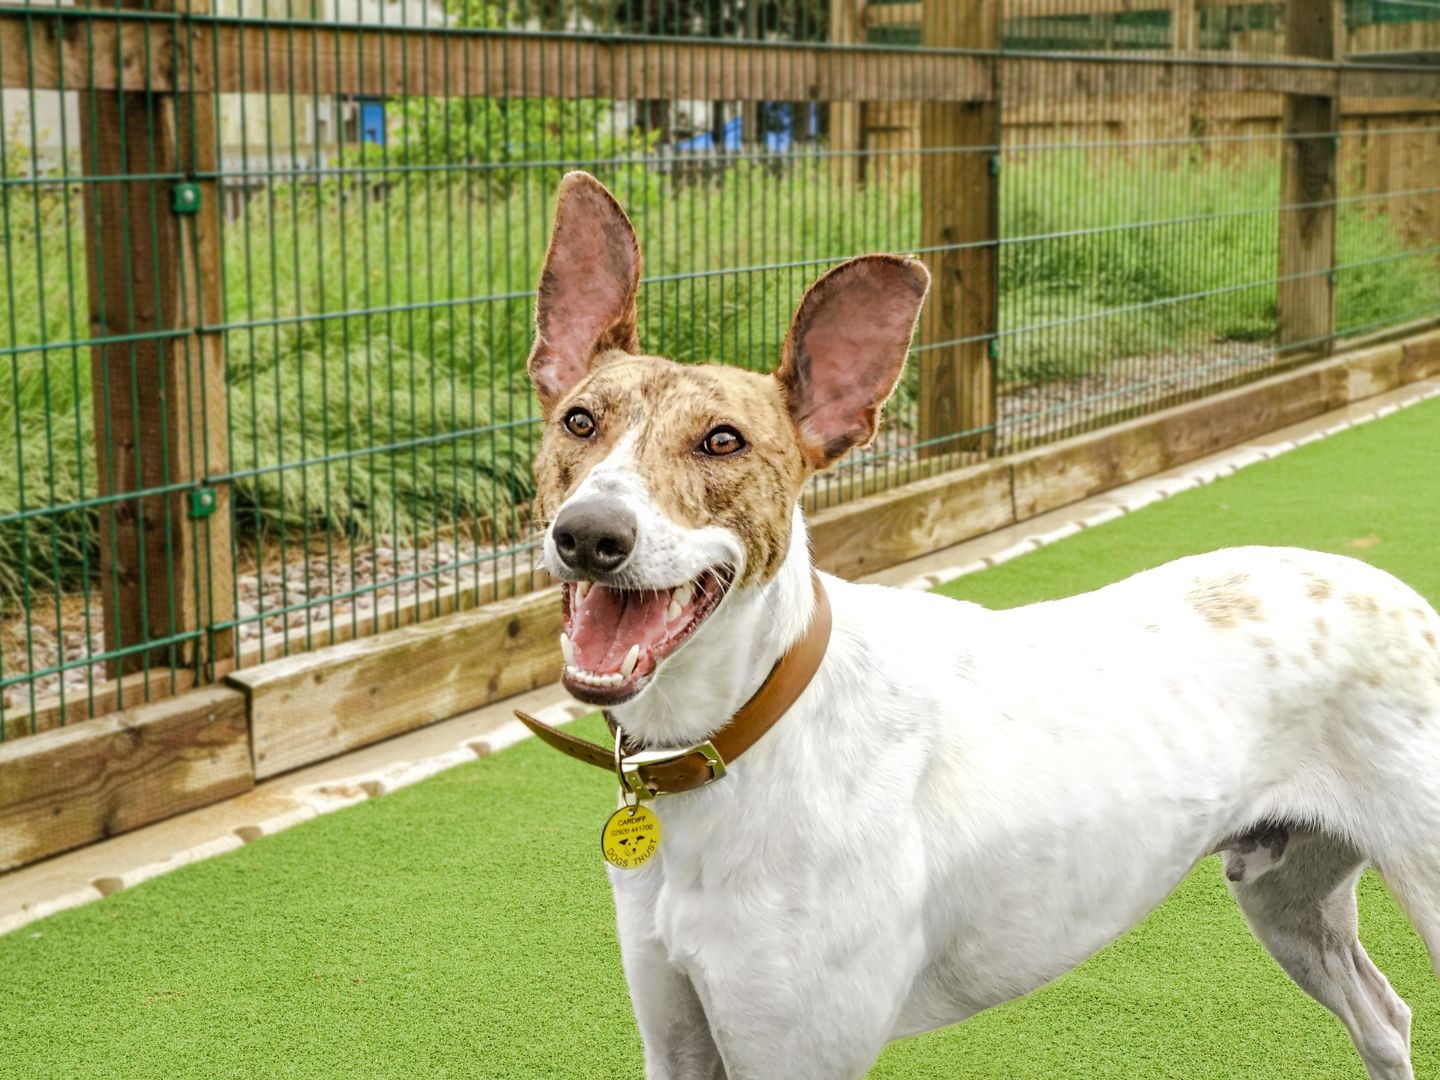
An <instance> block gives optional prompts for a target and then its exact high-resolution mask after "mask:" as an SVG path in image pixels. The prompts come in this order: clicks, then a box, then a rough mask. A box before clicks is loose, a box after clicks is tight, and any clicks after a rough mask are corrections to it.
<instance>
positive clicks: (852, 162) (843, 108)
mask: <svg viewBox="0 0 1440 1080" xmlns="http://www.w3.org/2000/svg"><path fill="white" fill-rule="evenodd" d="M860 14H861V13H860V0H830V41H831V43H832V44H835V45H854V44H857V43H859V42H861V41H863V40H864V28H863V27H862V26H861V22H860ZM848 62H849V58H848V57H847V56H846V55H845V53H844V52H843V51H837V52H835V53H834V54H832V58H831V63H832V64H846V63H848ZM861 111H862V110H861V105H860V102H859V101H832V102H830V150H831V152H832V153H834V154H835V155H836V156H835V157H833V158H831V159H830V164H831V169H832V171H833V173H834V176H835V179H836V181H837V182H839V183H840V184H842V185H851V184H856V183H859V182H860V180H861V178H862V176H863V174H864V167H863V159H862V158H861V156H860V154H859V151H860V150H861V149H862V148H863V146H862V134H861V131H860V114H861Z"/></svg>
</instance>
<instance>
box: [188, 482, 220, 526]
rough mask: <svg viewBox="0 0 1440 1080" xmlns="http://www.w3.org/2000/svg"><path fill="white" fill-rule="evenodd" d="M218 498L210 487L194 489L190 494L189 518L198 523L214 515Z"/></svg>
mask: <svg viewBox="0 0 1440 1080" xmlns="http://www.w3.org/2000/svg"><path fill="white" fill-rule="evenodd" d="M219 501H220V500H219V497H218V496H217V494H216V491H215V489H214V488H212V487H202V488H196V489H195V490H194V491H192V492H190V517H191V518H192V519H193V520H195V521H199V520H201V519H202V518H208V517H209V516H210V515H211V514H213V513H215V507H216V506H217V505H218V504H219Z"/></svg>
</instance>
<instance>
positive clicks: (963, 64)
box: [197, 23, 991, 101]
mask: <svg viewBox="0 0 1440 1080" xmlns="http://www.w3.org/2000/svg"><path fill="white" fill-rule="evenodd" d="M201 38H202V41H201V43H200V44H199V45H198V46H197V48H198V49H199V50H200V51H203V52H205V53H207V54H208V53H211V52H212V51H213V52H214V53H215V54H216V55H218V56H219V57H220V62H219V68H218V71H217V72H216V73H215V81H216V86H215V88H216V89H218V90H221V91H223V92H226V93H232V92H246V93H279V92H282V91H292V92H295V93H301V94H355V95H361V96H369V95H374V96H390V95H401V94H433V95H445V94H459V93H461V92H463V91H464V90H465V88H467V87H468V92H469V93H470V94H473V95H488V96H493V97H510V98H517V97H519V98H525V97H550V98H597V97H598V98H630V99H642V98H664V99H669V100H695V99H701V100H712V101H715V100H724V101H816V100H818V101H915V100H920V99H924V98H933V99H936V100H941V101H965V100H971V99H974V98H977V97H981V96H983V95H984V94H985V93H986V92H987V88H988V87H989V86H990V83H991V79H990V77H989V68H990V65H991V61H990V60H989V59H988V58H986V57H972V56H941V57H935V58H933V60H934V62H931V63H918V62H916V60H917V58H916V54H915V52H914V50H910V49H901V48H896V49H843V48H836V47H834V46H832V45H829V44H825V45H788V44H782V43H777V42H745V43H740V42H733V43H732V42H715V41H701V40H696V41H690V40H685V39H677V40H672V41H665V42H649V41H636V40H627V39H623V38H622V39H604V38H587V37H584V36H578V35H577V36H573V37H564V38H557V37H554V36H540V35H536V34H530V33H526V32H523V31H507V32H504V33H478V32H470V31H456V30H448V31H447V30H436V29H419V28H412V29H409V30H402V29H396V28H391V29H385V30H376V29H358V28H332V27H323V26H308V25H307V26H302V27H300V28H297V29H288V28H283V27H275V26H267V27H254V26H244V25H236V24H230V23H219V24H215V25H214V26H213V27H212V28H211V29H209V30H208V31H206V32H205V33H203V34H201ZM206 38H212V39H213V40H204V39H206Z"/></svg>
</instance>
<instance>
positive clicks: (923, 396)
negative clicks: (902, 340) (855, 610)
mask: <svg viewBox="0 0 1440 1080" xmlns="http://www.w3.org/2000/svg"><path fill="white" fill-rule="evenodd" d="M925 12H926V14H925V22H924V26H923V28H922V40H923V41H924V43H925V44H926V45H929V46H935V47H941V46H944V47H955V48H969V49H993V48H997V47H998V45H999V42H1000V0H976V2H974V3H971V4H965V5H958V4H957V5H948V4H931V5H929V6H927V7H926V8H925ZM996 97H997V95H996V94H991V95H990V100H987V101H971V102H959V103H956V102H939V101H926V102H922V104H921V106H920V146H921V151H922V153H921V156H920V246H921V250H922V251H924V252H925V260H926V263H927V264H928V266H929V268H930V276H931V288H930V297H929V300H928V301H927V302H926V304H925V308H924V313H923V314H922V316H921V335H920V340H921V344H922V346H923V348H924V351H923V352H922V353H921V354H920V407H919V411H920V429H919V434H920V440H921V444H922V450H921V453H922V455H925V456H935V455H944V454H953V453H955V452H957V451H960V452H965V453H978V454H981V455H989V454H990V453H991V452H992V451H993V450H994V447H995V431H994V423H995V362H994V360H993V359H992V356H991V347H992V344H993V342H994V341H995V340H996V339H995V336H994V335H995V334H996V332H997V331H998V329H999V310H1000V278H999V246H998V240H999V235H1000V178H999V175H998V170H997V169H996V168H994V167H993V166H994V163H995V162H997V161H998V153H999V150H998V148H999V146H1000V104H999V102H998V100H996ZM967 432H968V433H971V434H967V435H964V437H962V438H958V439H951V438H950V437H951V436H955V435H960V434H961V433H967Z"/></svg>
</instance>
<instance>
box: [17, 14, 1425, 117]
mask: <svg viewBox="0 0 1440 1080" xmlns="http://www.w3.org/2000/svg"><path fill="white" fill-rule="evenodd" d="M187 38H188V40H189V42H190V48H189V50H188V53H187V51H186V50H184V49H181V48H179V47H178V45H177V43H183V42H184V41H185V40H187ZM997 62H998V63H1000V64H1002V65H1003V66H1004V72H1003V76H1002V80H1001V82H1002V85H1003V86H1004V92H1005V97H1006V100H1007V102H1009V103H1012V104H1015V103H1020V102H1023V101H1024V100H1026V99H1027V98H1039V97H1044V98H1048V99H1050V100H1056V99H1060V100H1064V99H1066V98H1068V97H1070V96H1071V95H1076V94H1084V95H1087V96H1088V95H1095V94H1102V95H1103V94H1112V93H1113V94H1121V93H1136V92H1139V91H1142V90H1145V89H1147V88H1153V89H1161V88H1163V89H1165V90H1166V91H1175V92H1195V93H1201V92H1210V93H1236V92H1243V91H1252V92H1268V93H1285V94H1328V95H1337V96H1342V97H1348V96H1367V97H1414V98H1427V97H1428V98H1434V97H1436V96H1440V72H1426V71H1414V70H1393V71H1391V70H1385V69H1383V68H1378V67H1377V68H1369V67H1353V68H1351V67H1336V66H1333V65H1325V64H1318V65H1313V66H1311V65H1303V64H1290V65H1286V64H1276V63H1265V62H1257V63H1254V64H1246V63H1243V62H1237V61H1236V60H1235V59H1234V58H1230V57H1200V58H1194V57H1192V58H1187V60H1186V61H1184V62H1180V63H1175V62H1172V60H1170V59H1167V58H1164V57H1133V56H1122V57H1117V58H1113V59H1108V60H1101V59H1094V60H1091V59H1089V58H1086V59H1073V58H1070V59H1065V60H1063V61H1061V60H1060V59H1058V58H1057V59H1047V58H1045V57H1042V56H1015V57H1004V58H1001V59H999V60H997V59H996V58H995V57H993V56H986V55H963V54H957V53H946V52H937V51H926V50H916V49H907V48H847V47H835V46H832V45H827V44H801V45H787V44H781V43H776V42H738V41H737V42H717V41H710V40H693V41H692V40H686V39H683V38H681V39H663V40H662V39H656V40H647V39H634V38H604V37H585V36H564V35H553V34H538V33H530V32H522V31H510V32H504V33H497V32H485V33H479V32H474V31H468V30H447V29H437V28H409V29H403V28H394V27H388V28H387V27H360V26H344V25H341V26H333V25H332V26H327V25H324V24H320V23H294V24H287V23H277V22H260V21H257V22H254V23H246V22H244V21H243V20H238V19H213V20H212V19H197V18H190V17H186V18H185V21H183V22H182V21H181V20H179V19H176V18H158V17H138V16H134V15H131V16H122V15H118V14H114V13H106V14H98V15H96V14H87V13H83V12H75V11H73V10H69V9H65V8H55V9H50V10H46V9H40V8H27V9H24V10H23V11H22V10H18V9H16V8H13V7H3V6H0V86H3V87H5V88H7V89H34V90H56V89H67V90H86V89H95V90H116V89H120V90H147V89H148V90H153V91H158V92H162V93H163V92H176V91H190V92H195V93H224V94H230V93H256V94H286V93H297V94H344V95H353V96H360V97H365V96H376V97H389V96H399V95H406V94H417V95H430V96H444V97H466V96H474V97H511V98H528V97H558V98H620V99H639V98H665V99H671V100H683V99H699V100H727V101H806V100H812V101H871V102H874V101H929V102H959V101H972V102H973V101H989V100H993V98H994V89H993V88H994V85H995V80H994V79H992V77H991V68H992V65H993V64H995V63H997ZM1062 63H1063V72H1064V74H1063V78H1057V68H1058V66H1059V65H1061V64H1062ZM1152 81H1153V83H1154V86H1153V87H1151V86H1150V83H1151V82H1152Z"/></svg>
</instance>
